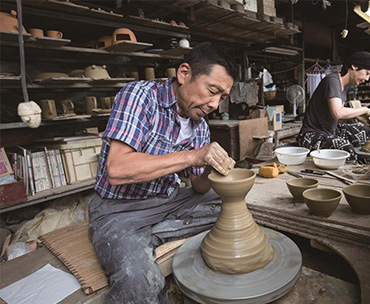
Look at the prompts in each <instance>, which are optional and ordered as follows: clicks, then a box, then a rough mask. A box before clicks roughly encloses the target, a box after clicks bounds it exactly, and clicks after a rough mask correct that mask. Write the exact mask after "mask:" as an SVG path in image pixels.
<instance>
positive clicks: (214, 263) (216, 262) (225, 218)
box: [201, 168, 275, 274]
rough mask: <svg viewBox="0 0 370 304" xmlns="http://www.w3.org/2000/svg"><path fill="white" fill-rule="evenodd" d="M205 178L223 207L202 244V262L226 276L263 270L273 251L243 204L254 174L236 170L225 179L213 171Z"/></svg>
mask: <svg viewBox="0 0 370 304" xmlns="http://www.w3.org/2000/svg"><path fill="white" fill-rule="evenodd" d="M208 178H209V180H210V182H211V186H212V188H213V189H214V190H215V191H216V193H217V194H218V195H219V196H220V198H221V200H222V207H221V212H220V215H219V217H218V219H217V221H216V223H215V225H214V226H213V228H212V229H211V231H210V232H209V233H208V234H207V235H206V236H205V238H204V239H203V241H202V244H201V252H202V257H203V259H204V260H205V262H206V263H207V265H208V266H209V267H210V268H211V269H213V270H215V271H217V272H222V273H227V274H242V273H247V272H250V271H253V270H255V269H258V268H262V267H264V266H265V265H266V264H267V263H268V262H269V261H271V260H272V259H273V258H274V257H275V250H274V249H273V247H272V246H271V244H270V242H269V239H268V238H267V236H266V235H265V233H264V232H263V230H262V229H261V228H260V227H259V226H258V225H257V224H256V222H255V221H254V219H253V217H252V215H251V214H250V212H249V210H248V209H247V206H246V203H245V197H246V195H247V194H248V192H249V191H250V189H251V188H252V186H253V184H254V180H255V178H256V173H255V172H254V171H252V170H248V169H241V168H235V169H232V170H231V171H230V173H229V174H228V176H222V175H220V174H219V173H217V172H215V171H213V172H211V174H210V175H209V176H208Z"/></svg>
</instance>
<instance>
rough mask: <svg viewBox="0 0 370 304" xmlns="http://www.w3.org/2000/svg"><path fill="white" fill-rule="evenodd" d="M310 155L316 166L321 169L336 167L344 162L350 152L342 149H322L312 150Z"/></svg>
mask: <svg viewBox="0 0 370 304" xmlns="http://www.w3.org/2000/svg"><path fill="white" fill-rule="evenodd" d="M310 155H311V156H312V159H313V162H314V164H315V166H316V167H318V168H322V169H338V168H339V167H340V166H343V165H344V164H345V162H346V159H347V158H348V157H349V155H350V154H349V153H348V152H347V151H343V150H336V149H323V150H315V151H312V152H311V154H310Z"/></svg>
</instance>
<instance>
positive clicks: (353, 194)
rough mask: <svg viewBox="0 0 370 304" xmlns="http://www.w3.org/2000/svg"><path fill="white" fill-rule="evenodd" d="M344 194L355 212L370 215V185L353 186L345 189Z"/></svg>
mask: <svg viewBox="0 0 370 304" xmlns="http://www.w3.org/2000/svg"><path fill="white" fill-rule="evenodd" d="M343 193H344V196H345V198H346V200H347V202H348V204H349V205H350V206H351V208H352V210H353V212H355V213H358V214H370V185H365V184H356V185H351V186H348V187H345V188H343Z"/></svg>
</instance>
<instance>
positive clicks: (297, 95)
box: [286, 84, 305, 117]
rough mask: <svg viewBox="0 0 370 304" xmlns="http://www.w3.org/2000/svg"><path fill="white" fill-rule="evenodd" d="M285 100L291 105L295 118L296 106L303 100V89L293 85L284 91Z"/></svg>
mask: <svg viewBox="0 0 370 304" xmlns="http://www.w3.org/2000/svg"><path fill="white" fill-rule="evenodd" d="M286 98H287V99H288V100H289V102H291V103H292V104H293V115H292V116H293V117H296V116H297V106H298V105H299V104H301V103H302V102H303V101H304V100H305V93H304V89H303V88H302V87H301V86H299V85H297V84H294V85H292V86H290V87H289V88H288V90H287V91H286Z"/></svg>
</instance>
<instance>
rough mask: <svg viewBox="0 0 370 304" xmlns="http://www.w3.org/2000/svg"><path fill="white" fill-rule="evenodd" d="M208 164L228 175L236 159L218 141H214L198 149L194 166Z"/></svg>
mask: <svg viewBox="0 0 370 304" xmlns="http://www.w3.org/2000/svg"><path fill="white" fill-rule="evenodd" d="M206 165H210V166H212V167H213V168H214V169H216V170H217V171H218V172H220V173H221V174H222V175H228V174H229V172H230V170H231V169H232V168H234V166H235V161H234V160H233V159H232V158H231V157H229V155H228V154H227V152H226V151H225V150H224V149H223V148H222V147H221V146H220V145H219V144H218V143H217V142H212V143H210V144H209V145H207V146H204V147H203V148H201V149H199V150H197V151H196V156H195V161H194V166H206Z"/></svg>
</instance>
